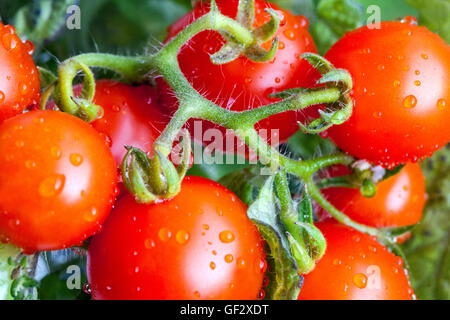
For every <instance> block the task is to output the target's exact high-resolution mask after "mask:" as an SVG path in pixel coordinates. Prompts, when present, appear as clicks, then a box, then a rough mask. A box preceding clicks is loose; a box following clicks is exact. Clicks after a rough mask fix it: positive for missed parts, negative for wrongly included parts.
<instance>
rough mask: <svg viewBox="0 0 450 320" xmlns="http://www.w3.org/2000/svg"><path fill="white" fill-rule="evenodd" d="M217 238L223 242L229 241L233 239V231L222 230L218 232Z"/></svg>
mask: <svg viewBox="0 0 450 320" xmlns="http://www.w3.org/2000/svg"><path fill="white" fill-rule="evenodd" d="M219 239H220V241H222V242H223V243H230V242H233V241H234V234H233V232H231V231H228V230H226V231H222V232H221V233H219Z"/></svg>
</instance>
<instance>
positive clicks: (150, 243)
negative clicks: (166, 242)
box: [144, 239, 156, 249]
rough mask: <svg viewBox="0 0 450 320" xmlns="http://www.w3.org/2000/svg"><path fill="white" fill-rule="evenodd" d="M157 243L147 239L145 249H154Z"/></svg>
mask: <svg viewBox="0 0 450 320" xmlns="http://www.w3.org/2000/svg"><path fill="white" fill-rule="evenodd" d="M155 245H156V244H155V241H153V240H152V239H145V241H144V246H145V248H147V249H151V248H154V247H155Z"/></svg>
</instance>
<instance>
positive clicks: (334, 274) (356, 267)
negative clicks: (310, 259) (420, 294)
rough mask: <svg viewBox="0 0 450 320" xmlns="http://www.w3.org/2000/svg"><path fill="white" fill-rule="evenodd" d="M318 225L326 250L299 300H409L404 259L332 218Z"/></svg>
mask: <svg viewBox="0 0 450 320" xmlns="http://www.w3.org/2000/svg"><path fill="white" fill-rule="evenodd" d="M317 226H318V227H319V229H320V230H321V231H322V232H323V234H324V236H325V238H326V240H327V244H328V245H327V250H326V252H325V255H324V256H323V258H322V259H321V260H320V261H319V262H318V264H317V266H316V268H315V269H314V270H313V271H312V272H311V273H310V274H307V275H306V276H305V279H304V282H303V287H302V289H301V291H300V295H299V297H298V299H299V300H411V299H412V297H413V290H412V289H411V287H410V285H409V281H408V277H407V275H406V274H405V271H404V270H403V268H402V265H403V260H402V259H401V258H400V257H397V256H395V255H394V254H392V253H391V252H389V251H388V250H387V248H386V247H384V246H382V245H381V244H379V243H378V242H377V241H376V239H375V238H373V237H370V236H368V235H365V234H363V233H360V232H359V231H356V230H354V229H351V228H349V227H346V226H344V225H340V224H337V223H335V222H322V223H318V224H317Z"/></svg>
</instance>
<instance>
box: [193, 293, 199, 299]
mask: <svg viewBox="0 0 450 320" xmlns="http://www.w3.org/2000/svg"><path fill="white" fill-rule="evenodd" d="M194 297H196V298H197V299H199V298H200V292H198V291H195V292H194Z"/></svg>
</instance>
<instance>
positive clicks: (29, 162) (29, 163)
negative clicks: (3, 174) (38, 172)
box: [25, 160, 36, 169]
mask: <svg viewBox="0 0 450 320" xmlns="http://www.w3.org/2000/svg"><path fill="white" fill-rule="evenodd" d="M25 167H26V168H27V169H33V168H36V162H34V161H33V160H27V161H25Z"/></svg>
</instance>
